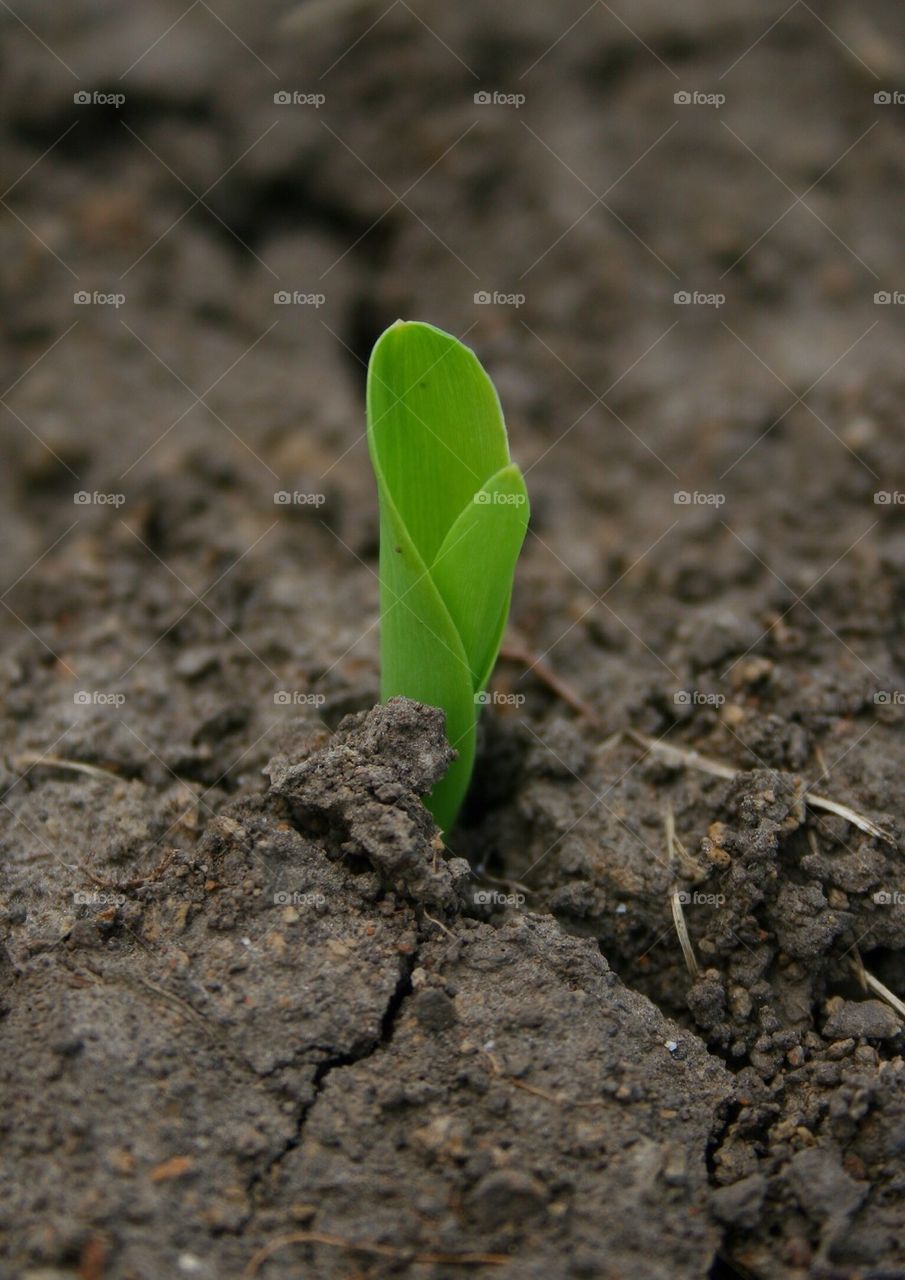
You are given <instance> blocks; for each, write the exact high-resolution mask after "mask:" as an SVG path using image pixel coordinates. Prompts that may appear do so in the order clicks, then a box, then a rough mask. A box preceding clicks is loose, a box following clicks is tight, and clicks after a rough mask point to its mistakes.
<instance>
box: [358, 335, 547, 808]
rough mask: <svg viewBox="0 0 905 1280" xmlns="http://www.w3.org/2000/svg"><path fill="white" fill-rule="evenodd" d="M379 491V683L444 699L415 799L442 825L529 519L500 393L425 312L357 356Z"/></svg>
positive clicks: (466, 772)
mask: <svg viewBox="0 0 905 1280" xmlns="http://www.w3.org/2000/svg"><path fill="white" fill-rule="evenodd" d="M367 402H368V447H369V449H370V452H371V462H372V465H373V467H374V473H375V475H376V477H377V493H378V499H379V503H380V620H381V626H380V665H381V687H380V693H381V697H382V698H383V700H384V701H386V700H387V699H388V698H392V697H395V696H397V695H399V694H403V695H405V696H406V697H408V698H414V699H415V700H416V701H418V702H423V703H426V704H427V705H429V706H434V707H441V708H442V709H443V711H445V713H446V735H447V737H448V739H449V741H450V744H451V745H452V746H453V747H454V748H455V749H456V751H457V752H458V758H457V759H456V760H455V761H454V762H453V764H452V765H451V766H450V767H449V769H448V771H447V773H446V774H445V776H444V777H443V778H442V779H441V781H440V782H439V783H438V784H437V786H436V787H435V788H434V790H433V792H432V793H431V795H430V797H429V798H428V800H427V804H428V807H429V808H430V810H431V813H432V814H433V815H434V818H435V819H436V822H437V824H438V825H439V827H440V828H441V830H443V831H448V830H449V829H450V827H451V826H452V824H453V822H454V821H455V818H456V815H457V813H458V812H459V808H460V806H461V804H462V801H463V800H464V798H465V793H466V791H467V790H468V784H469V782H470V780H471V773H472V768H473V766H474V755H475V740H476V731H477V722H478V715H479V713H480V710H481V706H482V704H483V703H484V702H485V701H486V700H487V695H486V693H485V689H486V687H487V683H488V681H489V679H490V675H491V672H492V671H493V667H494V664H495V663H496V660H497V655H498V654H499V651H500V645H501V643H502V640H503V632H504V630H505V627H506V619H507V617H508V615H509V602H510V598H511V596H512V578H513V574H514V572H515V564H516V561H517V559H518V555H519V551H520V550H521V547H522V543H523V541H524V539H525V533H526V530H527V526H528V494H527V492H526V490H525V482H524V480H523V478H522V473H521V472H520V471H519V469H518V467H517V466H515V464H514V463H513V462H512V461H511V459H510V457H509V442H508V440H507V437H506V424H505V422H504V420H503V412H502V409H501V408H500V402H499V397H498V396H497V393H496V389H495V388H494V385H493V383H492V382H491V381H490V378H489V377H488V376H487V374H486V373H485V372H484V369H483V368H482V367H481V364H480V363H479V361H478V359H477V357H476V356H475V354H474V352H473V351H470V350H469V349H468V347H465V346H463V345H462V343H461V342H459V341H458V340H457V339H456V338H454V337H452V336H451V335H450V334H448V333H444V332H443V331H442V330H441V329H435V328H434V327H433V325H429V324H417V323H408V322H404V321H401V320H400V321H397V323H396V324H394V325H392V326H391V327H390V328H389V329H387V330H386V332H385V333H384V334H383V335H382V337H381V338H380V339H379V340H378V342H377V344H376V345H375V347H374V350H373V351H372V353H371V361H370V364H369V367H368V393H367Z"/></svg>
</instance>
